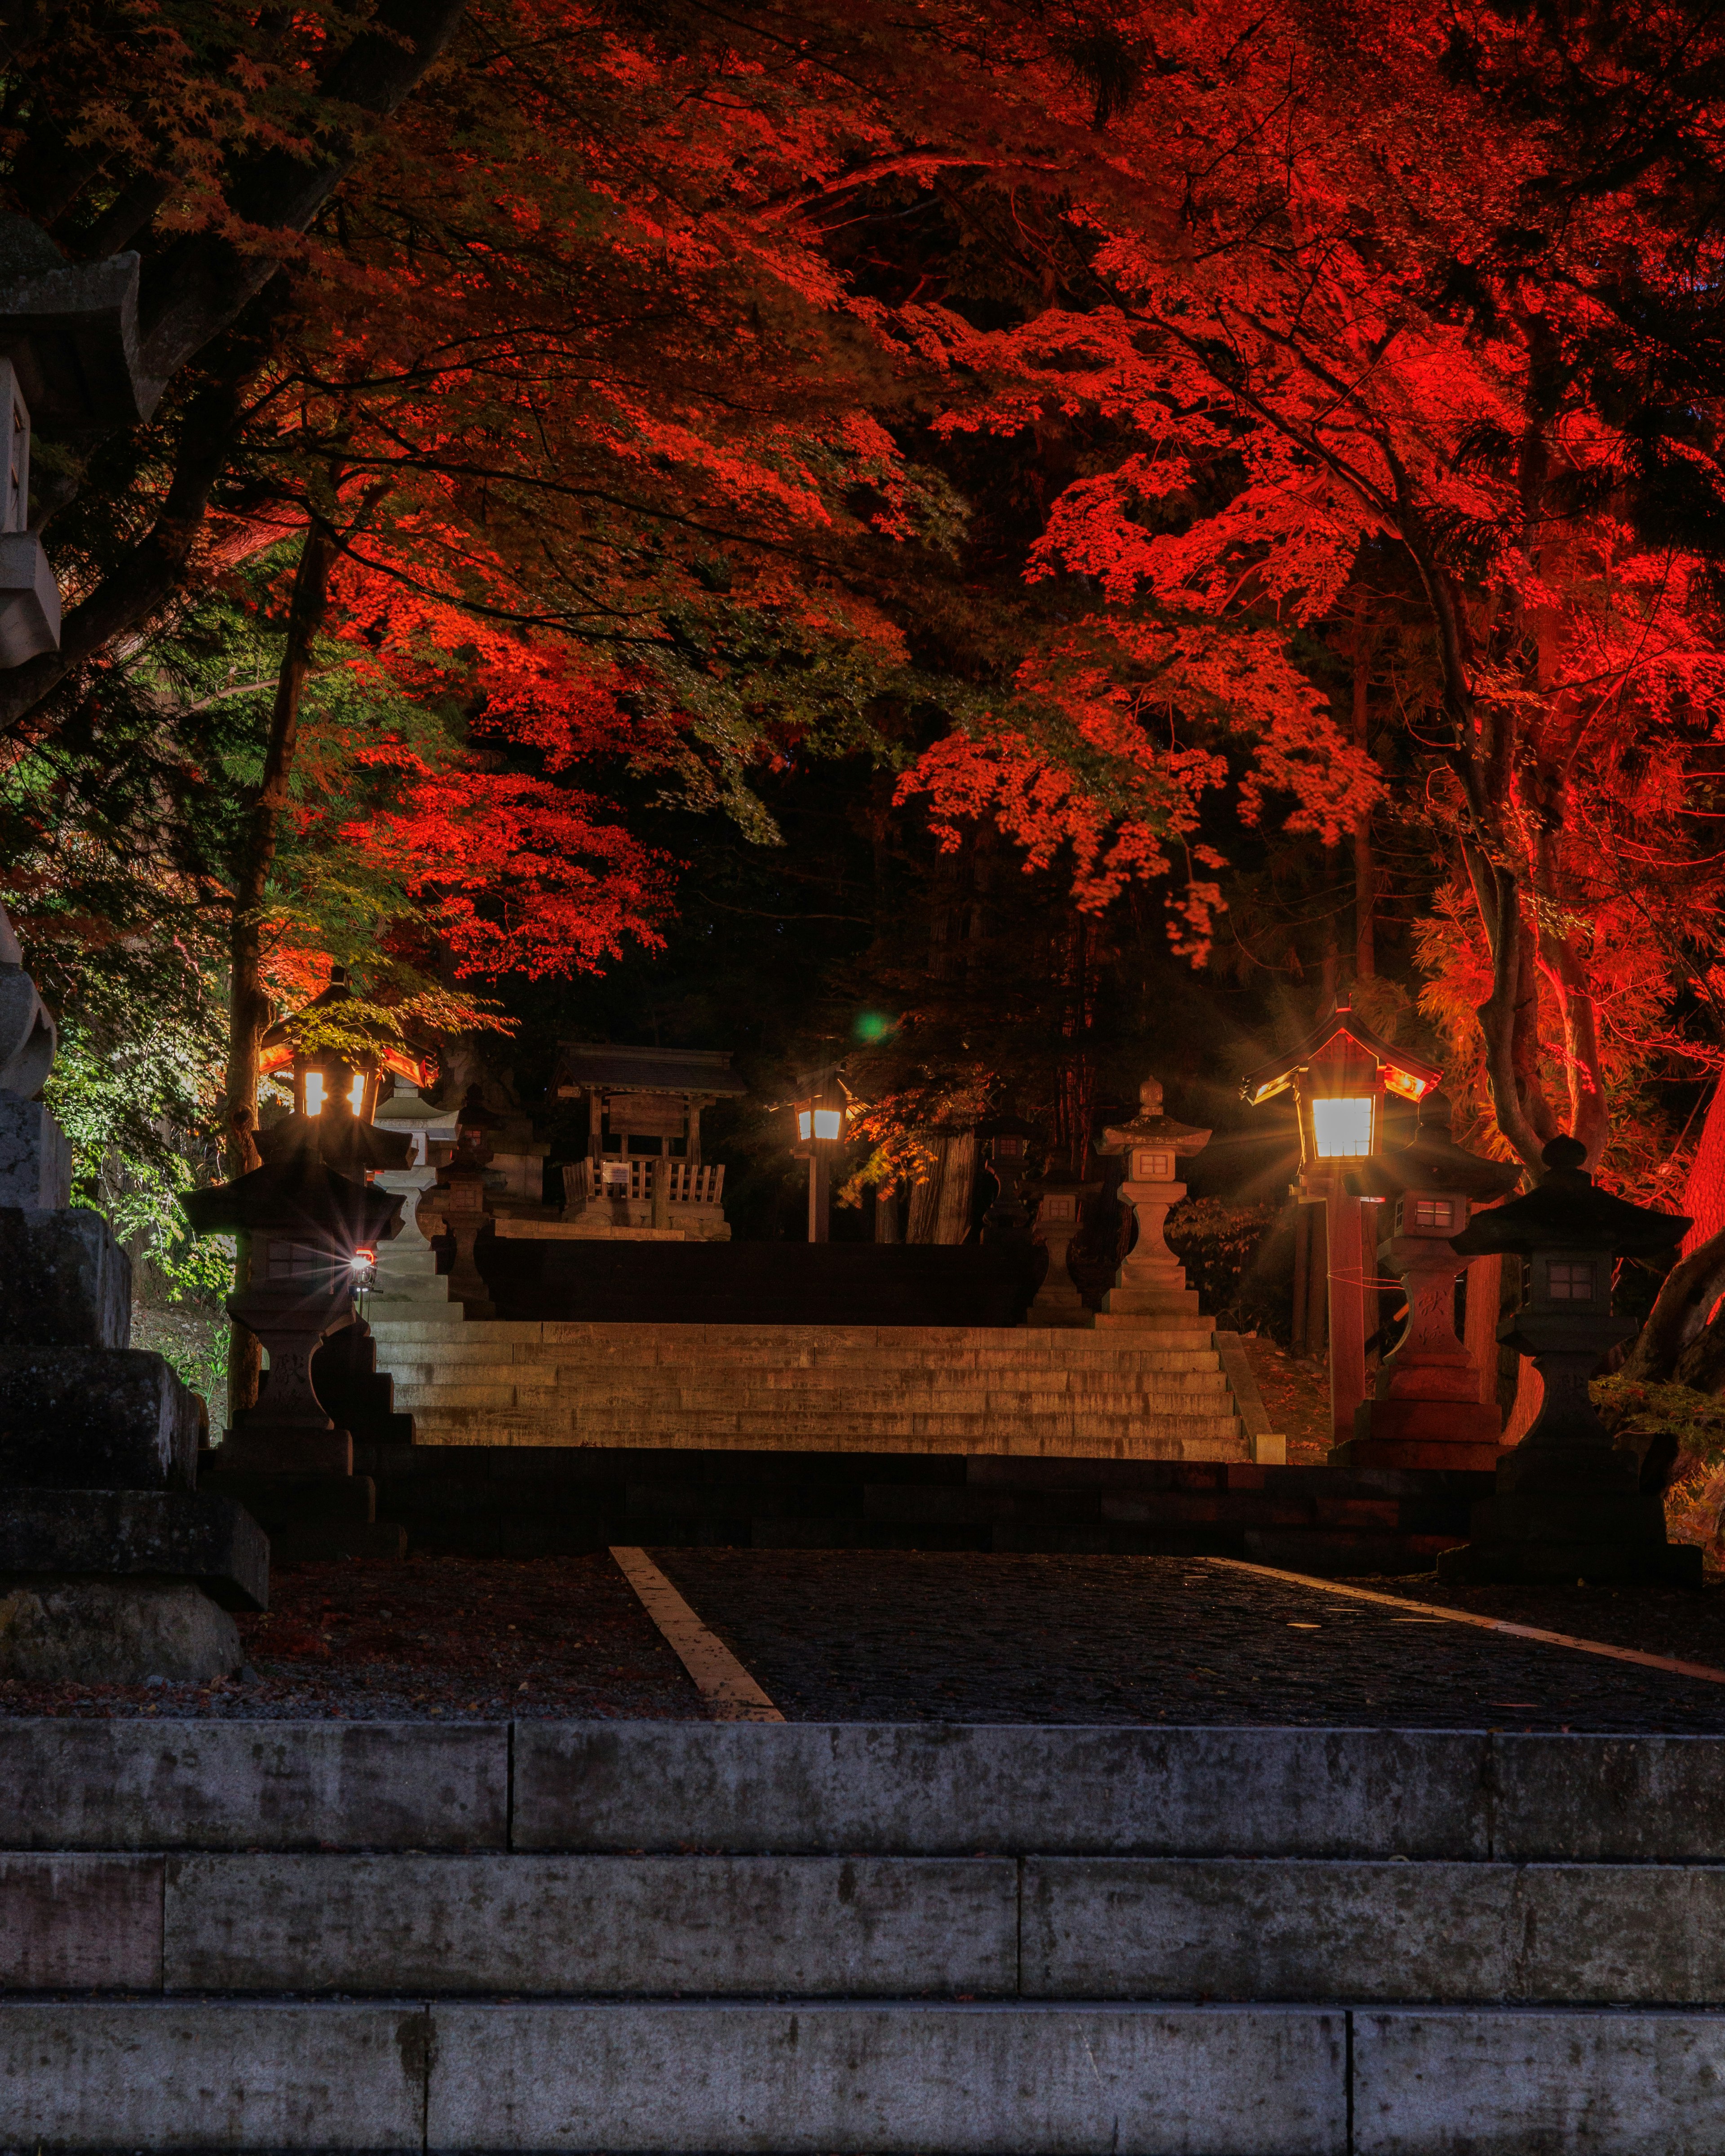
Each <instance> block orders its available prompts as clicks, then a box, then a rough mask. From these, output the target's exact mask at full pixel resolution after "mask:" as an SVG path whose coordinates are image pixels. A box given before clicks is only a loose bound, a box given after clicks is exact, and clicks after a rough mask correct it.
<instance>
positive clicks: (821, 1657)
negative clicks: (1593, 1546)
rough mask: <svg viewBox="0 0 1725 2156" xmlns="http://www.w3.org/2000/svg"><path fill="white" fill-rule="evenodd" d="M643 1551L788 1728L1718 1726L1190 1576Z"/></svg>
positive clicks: (1597, 1664) (1489, 1637) (1690, 1697)
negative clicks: (923, 1724)
mask: <svg viewBox="0 0 1725 2156" xmlns="http://www.w3.org/2000/svg"><path fill="white" fill-rule="evenodd" d="M651 1554H652V1556H653V1558H654V1561H655V1563H657V1564H659V1565H660V1567H661V1568H663V1570H664V1571H665V1573H667V1574H668V1575H669V1576H670V1578H671V1579H672V1580H674V1581H675V1584H676V1585H677V1587H678V1588H679V1589H680V1591H681V1592H682V1594H684V1595H685V1597H686V1598H687V1599H688V1600H689V1601H690V1603H691V1604H692V1605H693V1607H694V1609H695V1610H696V1614H698V1615H699V1616H700V1617H701V1620H703V1621H704V1622H705V1623H706V1625H708V1626H709V1627H710V1628H711V1630H713V1631H715V1632H716V1633H717V1634H718V1635H719V1636H720V1637H721V1639H722V1640H724V1641H725V1642H726V1645H728V1646H729V1647H730V1648H731V1649H732V1652H733V1653H735V1654H736V1655H737V1656H738V1658H739V1659H740V1660H741V1661H742V1662H743V1664H744V1665H745V1666H747V1669H748V1671H749V1672H750V1674H751V1675H752V1676H754V1677H755V1678H757V1680H758V1681H759V1682H760V1683H761V1684H762V1686H765V1688H766V1690H767V1691H768V1693H769V1694H770V1696H771V1697H772V1698H773V1702H774V1703H775V1705H777V1706H778V1707H779V1708H780V1709H781V1711H782V1712H783V1713H784V1714H785V1716H786V1717H788V1719H790V1720H792V1721H798V1722H808V1721H843V1722H876V1721H878V1722H906V1721H912V1722H914V1721H946V1722H1250V1723H1258V1724H1282V1725H1285V1726H1286V1725H1288V1724H1296V1723H1307V1724H1313V1723H1316V1724H1325V1723H1327V1724H1332V1725H1339V1726H1343V1727H1360V1726H1362V1725H1367V1726H1384V1725H1399V1726H1401V1727H1416V1728H1429V1729H1444V1728H1451V1729H1453V1728H1473V1729H1478V1728H1504V1729H1576V1730H1598V1731H1608V1730H1638V1731H1670V1732H1717V1731H1725V1685H1713V1684H1708V1683H1706V1682H1704V1681H1700V1680H1697V1679H1694V1678H1688V1677H1678V1676H1667V1675H1665V1674H1663V1673H1662V1672H1659V1671H1651V1670H1645V1669H1640V1668H1637V1667H1635V1666H1634V1665H1632V1664H1631V1665H1625V1664H1624V1663H1621V1662H1615V1661H1607V1660H1604V1659H1603V1658H1602V1657H1599V1656H1598V1655H1589V1654H1585V1653H1583V1652H1580V1651H1579V1650H1573V1649H1568V1648H1563V1647H1554V1646H1547V1645H1540V1644H1538V1643H1535V1642H1530V1641H1526V1640H1513V1639H1507V1638H1504V1637H1503V1636H1502V1635H1496V1634H1492V1633H1488V1632H1483V1631H1480V1630H1476V1629H1475V1628H1473V1627H1472V1626H1469V1625H1452V1624H1450V1623H1448V1622H1446V1621H1445V1620H1443V1619H1441V1618H1417V1617H1411V1616H1404V1615H1401V1614H1399V1613H1398V1612H1397V1611H1396V1610H1394V1609H1389V1608H1385V1607H1384V1606H1381V1605H1378V1604H1370V1603H1362V1602H1353V1601H1348V1600H1347V1599H1344V1598H1343V1597H1342V1596H1341V1595H1338V1594H1334V1593H1332V1592H1331V1591H1330V1590H1329V1589H1327V1588H1326V1587H1325V1585H1324V1584H1323V1583H1322V1582H1321V1581H1317V1580H1314V1581H1313V1582H1312V1584H1311V1585H1310V1586H1309V1587H1308V1586H1306V1585H1304V1584H1298V1585H1296V1584H1283V1583H1281V1581H1277V1580H1266V1579H1264V1578H1261V1577H1254V1576H1253V1575H1251V1574H1250V1573H1244V1572H1240V1571H1236V1570H1235V1569H1233V1568H1230V1567H1229V1566H1228V1565H1226V1564H1223V1563H1209V1562H1208V1561H1206V1560H1204V1559H1198V1560H1196V1561H1194V1560H1192V1559H1189V1558H1160V1557H1040V1556H1039V1557H1031V1556H995V1555H973V1554H970V1553H916V1552H903V1551H886V1550H868V1551H860V1550H859V1551H830V1550H724V1549H711V1550H709V1549H702V1550H686V1549H656V1550H655V1551H653V1552H652V1553H651ZM1403 1584H1404V1585H1405V1586H1406V1587H1407V1588H1408V1589H1409V1592H1412V1593H1415V1594H1417V1593H1418V1592H1419V1591H1420V1589H1419V1588H1418V1586H1417V1585H1415V1584H1413V1583H1403ZM1545 1599H1546V1598H1544V1597H1541V1600H1542V1603H1543V1602H1544V1601H1545ZM1696 1599H1700V1598H1696ZM1522 1621H1524V1622H1526V1621H1532V1622H1535V1623H1538V1624H1541V1625H1548V1626H1550V1627H1551V1628H1552V1629H1553V1630H1568V1631H1573V1632H1576V1633H1579V1634H1585V1633H1586V1630H1587V1628H1586V1626H1585V1625H1584V1624H1581V1623H1578V1622H1575V1621H1573V1620H1572V1621H1569V1622H1567V1623H1566V1622H1564V1621H1563V1619H1562V1615H1561V1613H1558V1614H1553V1611H1552V1610H1551V1609H1544V1610H1543V1612H1542V1614H1539V1615H1538V1616H1537V1617H1533V1616H1532V1615H1531V1614H1529V1615H1527V1616H1524V1617H1523V1619H1522ZM1637 1644H1640V1645H1650V1644H1651V1643H1648V1642H1645V1641H1641V1642H1638V1643H1637ZM1658 1651H1663V1652H1666V1653H1669V1654H1674V1655H1681V1656H1683V1657H1685V1658H1686V1659H1689V1660H1697V1661H1701V1660H1706V1659H1707V1657H1706V1656H1703V1655H1697V1654H1696V1653H1695V1651H1694V1650H1693V1649H1692V1648H1690V1647H1686V1645H1683V1644H1682V1643H1681V1642H1680V1643H1677V1644H1675V1645H1671V1646H1667V1647H1665V1648H1663V1649H1661V1650H1658Z"/></svg>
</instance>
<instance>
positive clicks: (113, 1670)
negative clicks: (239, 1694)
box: [0, 1579, 244, 1684]
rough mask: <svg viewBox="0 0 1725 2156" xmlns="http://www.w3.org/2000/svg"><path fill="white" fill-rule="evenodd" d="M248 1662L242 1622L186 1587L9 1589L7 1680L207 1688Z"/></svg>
mask: <svg viewBox="0 0 1725 2156" xmlns="http://www.w3.org/2000/svg"><path fill="white" fill-rule="evenodd" d="M242 1661H244V1651H243V1650H242V1648H241V1646H240V1640H239V1629H238V1627H237V1626H236V1625H235V1624H234V1620H233V1619H232V1618H231V1617H230V1616H229V1615H228V1613H227V1611H226V1610H225V1609H218V1608H217V1607H216V1605H215V1604H214V1603H213V1602H212V1601H211V1600H210V1599H209V1597H208V1595H207V1594H203V1592H202V1591H201V1590H200V1589H198V1588H196V1587H191V1586H187V1584H184V1583H183V1582H182V1583H178V1584H173V1583H168V1582H158V1581H135V1580H109V1579H37V1580H31V1581H29V1582H28V1583H19V1582H14V1583H13V1584H11V1585H10V1586H7V1585H5V1584H3V1583H0V1676H8V1677H14V1678H17V1679H18V1680H19V1681H22V1682H23V1683H25V1684H142V1683H144V1682H145V1681H146V1680H147V1679H149V1678H151V1677H165V1678H167V1681H169V1682H170V1683H172V1684H207V1683H208V1682H210V1681H212V1680H213V1678H216V1677H225V1676H232V1675H233V1673H234V1671H235V1670H237V1669H238V1668H239V1666H240V1663H241V1662H242Z"/></svg>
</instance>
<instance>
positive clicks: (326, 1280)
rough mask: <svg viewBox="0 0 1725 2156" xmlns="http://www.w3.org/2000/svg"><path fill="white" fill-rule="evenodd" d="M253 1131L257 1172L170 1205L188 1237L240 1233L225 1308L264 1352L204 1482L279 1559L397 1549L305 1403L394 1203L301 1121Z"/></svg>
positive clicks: (311, 1399) (328, 1424) (368, 1489)
mask: <svg viewBox="0 0 1725 2156" xmlns="http://www.w3.org/2000/svg"><path fill="white" fill-rule="evenodd" d="M284 1132H286V1133H288V1137H287V1138H286V1139H284V1136H283V1134H284ZM264 1137H266V1138H268V1139H270V1140H271V1141H273V1144H272V1151H271V1155H270V1158H266V1159H265V1161H264V1165H263V1166H262V1167H261V1168H254V1169H253V1170H252V1171H251V1172H250V1173H249V1174H247V1175H242V1176H239V1177H237V1178H235V1179H234V1181H233V1182H232V1183H218V1184H217V1185H215V1186H214V1187H213V1188H209V1189H206V1190H193V1191H188V1192H187V1193H186V1195H185V1196H184V1197H183V1198H182V1199H181V1200H180V1204H181V1209H182V1211H183V1212H184V1214H185V1215H186V1218H187V1220H188V1221H189V1222H190V1224H191V1226H192V1229H193V1232H194V1234H197V1235H218V1234H231V1235H249V1237H250V1239H251V1251H252V1265H251V1277H250V1280H249V1283H248V1284H247V1286H245V1287H244V1288H243V1289H241V1290H240V1291H239V1292H238V1293H236V1294H234V1296H230V1297H229V1298H228V1315H229V1316H230V1317H233V1318H234V1319H235V1320H236V1322H238V1323H239V1324H241V1325H244V1327H246V1328H247V1329H248V1330H249V1332H254V1333H255V1334H256V1335H257V1337H258V1338H259V1340H260V1341H261V1342H263V1344H264V1350H265V1352H266V1353H268V1355H269V1358H270V1369H269V1373H268V1377H267V1379H266V1381H265V1383H264V1389H263V1391H262V1393H261V1394H260V1395H259V1400H258V1404H257V1405H256V1406H255V1407H252V1408H247V1409H241V1410H240V1412H239V1414H236V1415H235V1417H234V1425H233V1427H232V1428H231V1429H230V1430H228V1433H227V1435H226V1438H225V1440H224V1441H223V1444H222V1445H221V1446H220V1447H219V1448H218V1450H217V1452H216V1453H215V1455H213V1462H212V1469H211V1471H210V1473H209V1474H208V1476H206V1478H205V1479H206V1485H207V1486H208V1487H211V1488H214V1489H219V1490H221V1491H223V1492H225V1493H226V1494H228V1495H231V1496H234V1497H237V1498H239V1501H241V1502H242V1503H243V1504H244V1505H245V1507H246V1508H247V1510H248V1511H249V1512H251V1513H252V1514H253V1515H254V1517H255V1518H257V1519H258V1520H259V1522H261V1523H262V1525H263V1527H264V1529H265V1531H266V1532H268V1533H269V1535H270V1538H271V1540H272V1542H273V1543H275V1545H276V1546H277V1552H278V1554H285V1555H288V1556H294V1557H323V1556H353V1557H359V1556H399V1555H400V1554H401V1552H402V1548H403V1537H402V1533H401V1530H400V1529H399V1528H398V1527H378V1525H377V1517H376V1513H377V1491H376V1487H375V1486H374V1484H373V1483H372V1481H371V1480H370V1479H369V1478H368V1477H365V1476H355V1475H354V1472H353V1440H352V1436H351V1435H350V1434H349V1433H348V1432H347V1430H338V1429H337V1428H336V1424H335V1423H334V1421H333V1419H331V1416H330V1415H329V1414H327V1413H326V1410H325V1409H324V1405H323V1403H322V1402H321V1400H320V1399H318V1396H317V1393H316V1389H315V1387H314V1385H313V1383H312V1377H311V1363H312V1358H313V1357H314V1356H315V1355H316V1353H317V1350H318V1348H319V1347H321V1345H322V1343H323V1342H325V1341H326V1340H327V1339H328V1338H330V1337H331V1335H332V1334H334V1333H336V1332H341V1330H342V1329H343V1328H344V1327H347V1326H349V1325H351V1324H352V1322H354V1296H355V1292H356V1290H357V1287H358V1286H360V1285H361V1284H362V1281H363V1280H364V1278H365V1277H366V1276H367V1273H368V1272H369V1270H370V1267H371V1265H372V1260H373V1258H374V1256H375V1254H376V1251H377V1245H378V1244H379V1243H380V1242H383V1241H386V1240H388V1238H389V1237H391V1236H392V1235H395V1234H397V1233H398V1230H399V1229H400V1226H401V1206H402V1201H401V1199H400V1198H399V1197H395V1196H392V1195H390V1194H389V1193H386V1192H383V1191H381V1190H374V1189H372V1188H371V1187H370V1185H369V1184H368V1183H365V1182H364V1181H362V1180H359V1181H356V1180H353V1179H352V1178H349V1177H347V1176H345V1175H342V1174H340V1173H337V1171H336V1169H334V1168H331V1166H330V1165H329V1164H328V1163H327V1162H326V1160H325V1159H324V1158H323V1157H322V1155H321V1152H319V1150H318V1147H317V1142H316V1123H315V1121H314V1119H312V1118H310V1117H305V1116H298V1117H290V1118H289V1119H288V1122H287V1123H286V1124H278V1125H277V1126H276V1127H275V1130H274V1131H272V1132H265V1133H264Z"/></svg>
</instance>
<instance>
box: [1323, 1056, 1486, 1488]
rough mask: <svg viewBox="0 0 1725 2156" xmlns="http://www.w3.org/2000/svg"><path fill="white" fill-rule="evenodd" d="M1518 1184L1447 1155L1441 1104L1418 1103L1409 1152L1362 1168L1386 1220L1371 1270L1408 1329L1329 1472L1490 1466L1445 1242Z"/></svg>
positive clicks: (1434, 1099)
mask: <svg viewBox="0 0 1725 2156" xmlns="http://www.w3.org/2000/svg"><path fill="white" fill-rule="evenodd" d="M1521 1173H1522V1171H1521V1168H1520V1166H1519V1164H1518V1163H1516V1162H1513V1161H1497V1160H1484V1159H1481V1157H1480V1156H1479V1155H1478V1154H1477V1153H1471V1152H1464V1151H1463V1149H1462V1148H1461V1147H1460V1146H1458V1145H1457V1144H1456V1143H1455V1140H1454V1139H1453V1138H1452V1137H1450V1103H1449V1101H1448V1100H1447V1099H1446V1098H1445V1096H1444V1095H1443V1094H1442V1093H1428V1094H1427V1095H1426V1096H1425V1098H1424V1099H1423V1100H1422V1101H1420V1111H1419V1123H1418V1126H1417V1128H1416V1131H1415V1135H1414V1141H1413V1142H1412V1144H1411V1145H1404V1146H1388V1147H1385V1148H1384V1151H1383V1152H1379V1153H1377V1154H1375V1155H1373V1157H1371V1158H1368V1160H1366V1161H1364V1162H1363V1163H1362V1165H1361V1167H1360V1168H1359V1171H1358V1175H1357V1177H1356V1178H1355V1179H1356V1181H1357V1182H1358V1185H1359V1188H1361V1190H1362V1191H1363V1192H1364V1193H1367V1194H1368V1196H1370V1197H1373V1198H1376V1199H1381V1200H1383V1201H1384V1203H1383V1208H1382V1209H1383V1210H1384V1212H1385V1213H1386V1214H1388V1218H1387V1219H1386V1220H1385V1222H1384V1225H1385V1227H1386V1228H1387V1229H1388V1230H1389V1233H1388V1235H1386V1236H1385V1238H1384V1240H1383V1241H1381V1242H1380V1243H1379V1244H1378V1264H1379V1265H1381V1266H1382V1267H1383V1268H1384V1270H1385V1272H1387V1273H1388V1274H1389V1276H1390V1277H1391V1278H1392V1279H1394V1280H1398V1281H1400V1282H1401V1283H1402V1286H1403V1289H1404V1292H1405V1293H1406V1296H1407V1298H1408V1324H1407V1330H1406V1331H1405V1332H1404V1334H1403V1336H1402V1337H1401V1339H1400V1341H1399V1342H1398V1343H1397V1345H1396V1346H1395V1347H1394V1350H1393V1351H1392V1352H1391V1353H1389V1354H1388V1355H1386V1356H1385V1357H1384V1361H1383V1363H1382V1365H1381V1366H1380V1368H1379V1369H1378V1378H1377V1383H1376V1384H1375V1386H1374V1388H1373V1392H1374V1397H1373V1399H1369V1400H1366V1401H1363V1402H1362V1404H1360V1405H1359V1406H1358V1408H1356V1409H1355V1410H1354V1417H1353V1436H1352V1437H1351V1438H1348V1439H1346V1440H1343V1442H1342V1443H1341V1444H1339V1445H1336V1446H1335V1447H1334V1448H1333V1449H1332V1451H1331V1453H1330V1464H1331V1465H1332V1466H1337V1467H1458V1468H1472V1469H1485V1468H1491V1467H1495V1466H1497V1453H1498V1445H1497V1437H1498V1432H1499V1430H1500V1428H1501V1426H1502V1416H1501V1415H1500V1414H1499V1413H1498V1410H1497V1405H1496V1404H1495V1403H1491V1404H1486V1403H1485V1402H1482V1401H1481V1399H1480V1373H1479V1372H1478V1370H1477V1369H1476V1368H1475V1366H1474V1363H1473V1358H1471V1356H1470V1355H1469V1353H1468V1352H1467V1349H1466V1347H1465V1346H1464V1345H1463V1343H1462V1342H1461V1340H1459V1339H1458V1338H1457V1337H1456V1334H1455V1276H1456V1274H1457V1273H1458V1272H1459V1271H1460V1270H1461V1267H1460V1266H1459V1265H1457V1264H1456V1261H1455V1255H1456V1254H1455V1250H1454V1249H1453V1248H1452V1247H1451V1240H1452V1238H1453V1237H1455V1235H1459V1234H1460V1233H1461V1230H1462V1229H1465V1228H1466V1226H1467V1224H1468V1218H1469V1214H1470V1212H1471V1209H1472V1207H1473V1206H1475V1205H1476V1204H1481V1202H1482V1201H1485V1200H1487V1199H1490V1200H1494V1201H1495V1200H1496V1199H1500V1198H1502V1197H1504V1196H1505V1195H1506V1194H1507V1193H1508V1192H1510V1191H1511V1190H1512V1189H1514V1188H1515V1186H1516V1184H1517V1183H1518V1182H1519V1181H1520V1180H1521ZM1377 1210H1378V1208H1377V1207H1373V1211H1377ZM1368 1217H1369V1216H1368Z"/></svg>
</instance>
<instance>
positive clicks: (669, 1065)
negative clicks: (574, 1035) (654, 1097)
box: [556, 1040, 749, 1099]
mask: <svg viewBox="0 0 1725 2156" xmlns="http://www.w3.org/2000/svg"><path fill="white" fill-rule="evenodd" d="M556 1090H557V1093H558V1094H559V1095H560V1096H563V1097H565V1098H567V1097H568V1096H572V1095H574V1094H577V1093H585V1092H591V1091H602V1092H608V1093H688V1094H695V1093H704V1094H707V1095H711V1096H715V1097H718V1098H723V1099H729V1098H731V1097H732V1096H735V1095H737V1094H742V1093H747V1091H748V1090H749V1089H748V1087H747V1085H746V1084H745V1083H744V1081H742V1079H741V1078H739V1077H738V1076H737V1073H736V1072H735V1071H734V1070H732V1068H731V1050H729V1049H728V1048H625V1047H623V1046H620V1045H619V1044H617V1043H616V1042H614V1041H586V1040H565V1041H560V1042H559V1043H558V1045H557V1081H556Z"/></svg>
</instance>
